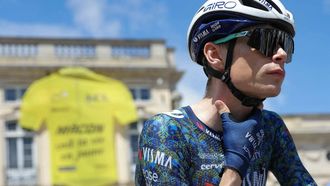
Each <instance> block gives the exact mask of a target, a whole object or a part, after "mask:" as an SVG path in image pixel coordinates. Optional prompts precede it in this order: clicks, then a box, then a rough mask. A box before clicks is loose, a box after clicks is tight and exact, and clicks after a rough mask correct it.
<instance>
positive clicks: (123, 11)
mask: <svg viewBox="0 0 330 186" xmlns="http://www.w3.org/2000/svg"><path fill="white" fill-rule="evenodd" d="M67 5H68V7H69V8H70V9H71V10H72V13H73V15H74V22H75V24H76V26H77V27H78V28H81V29H83V30H84V31H85V32H87V33H88V34H90V35H92V36H96V37H120V36H126V35H127V33H135V34H134V35H138V34H137V33H136V32H139V31H140V32H146V31H148V30H151V31H153V30H152V28H153V27H164V26H165V25H166V21H165V20H166V6H165V5H163V4H161V3H159V2H155V1H152V0H121V1H106V0H67Z"/></svg>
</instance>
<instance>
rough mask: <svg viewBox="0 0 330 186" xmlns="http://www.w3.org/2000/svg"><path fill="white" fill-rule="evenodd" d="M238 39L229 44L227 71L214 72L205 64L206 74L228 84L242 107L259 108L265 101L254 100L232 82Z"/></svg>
mask: <svg viewBox="0 0 330 186" xmlns="http://www.w3.org/2000/svg"><path fill="white" fill-rule="evenodd" d="M235 43H236V39H234V40H232V41H231V42H230V43H229V46H228V51H227V58H226V64H225V71H224V72H223V73H222V72H219V71H217V70H214V69H213V68H211V67H210V66H209V65H207V63H206V62H204V67H203V70H204V72H205V74H206V75H207V76H208V75H211V76H213V77H215V78H218V79H221V80H222V81H223V82H224V83H226V84H227V86H228V88H229V90H230V91H231V93H232V94H233V95H234V96H235V97H236V98H237V99H239V100H240V101H241V103H242V105H244V106H248V107H257V106H259V105H260V104H261V103H262V102H263V101H264V100H265V99H259V98H254V97H250V96H247V95H245V94H244V93H243V92H242V91H240V90H238V89H237V88H236V87H235V86H234V84H233V83H232V82H231V78H230V69H231V65H232V61H233V54H234V47H235Z"/></svg>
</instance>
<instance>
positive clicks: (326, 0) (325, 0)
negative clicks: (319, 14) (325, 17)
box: [323, 0, 330, 13]
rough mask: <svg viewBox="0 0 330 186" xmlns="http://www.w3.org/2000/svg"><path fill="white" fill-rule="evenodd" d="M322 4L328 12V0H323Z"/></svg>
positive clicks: (329, 0) (329, 3) (329, 2)
mask: <svg viewBox="0 0 330 186" xmlns="http://www.w3.org/2000/svg"><path fill="white" fill-rule="evenodd" d="M323 5H324V6H323V7H324V10H325V11H326V13H330V0H323Z"/></svg>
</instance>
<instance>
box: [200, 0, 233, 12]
mask: <svg viewBox="0 0 330 186" xmlns="http://www.w3.org/2000/svg"><path fill="white" fill-rule="evenodd" d="M236 5H237V4H236V2H234V1H218V2H215V3H211V4H208V5H207V6H206V8H205V9H204V12H206V11H211V10H214V9H224V8H226V9H233V8H235V7H236Z"/></svg>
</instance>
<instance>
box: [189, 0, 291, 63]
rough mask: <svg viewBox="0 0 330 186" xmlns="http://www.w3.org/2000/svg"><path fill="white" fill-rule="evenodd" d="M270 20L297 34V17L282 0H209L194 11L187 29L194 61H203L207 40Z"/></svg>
mask: <svg viewBox="0 0 330 186" xmlns="http://www.w3.org/2000/svg"><path fill="white" fill-rule="evenodd" d="M259 24H270V25H272V26H274V27H277V28H279V29H281V30H284V31H286V32H288V33H289V34H290V35H291V36H292V37H293V36H294V35H295V29H294V19H293V16H292V14H291V12H289V11H288V10H287V9H286V8H285V7H284V5H283V4H282V3H281V2H280V1H279V0H208V1H206V2H205V3H204V4H203V5H202V6H201V8H200V9H199V10H198V11H197V13H196V14H195V15H194V17H193V19H192V21H191V23H190V26H189V29H188V33H187V41H188V49H189V53H190V56H191V58H192V60H193V61H195V62H197V63H198V64H200V65H203V64H201V57H202V56H203V53H202V51H203V47H204V44H205V43H206V42H208V41H212V40H214V39H219V38H221V37H225V36H227V35H229V34H232V33H234V32H237V31H238V30H241V29H242V28H245V27H249V26H253V25H259Z"/></svg>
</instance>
